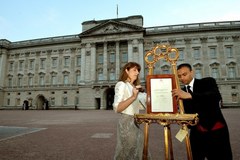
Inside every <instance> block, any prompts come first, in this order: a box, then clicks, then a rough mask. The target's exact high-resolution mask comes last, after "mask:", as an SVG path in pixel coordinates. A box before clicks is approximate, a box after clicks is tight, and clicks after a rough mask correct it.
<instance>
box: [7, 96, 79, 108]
mask: <svg viewBox="0 0 240 160" xmlns="http://www.w3.org/2000/svg"><path fill="white" fill-rule="evenodd" d="M29 101H32V100H29ZM11 103H12V102H11V99H10V98H9V99H7V105H8V106H10V105H13V104H11ZM15 103H16V104H14V105H17V106H19V105H21V99H20V98H16V102H15ZM31 104H32V103H30V106H31ZM49 105H50V106H55V98H54V97H51V98H50V103H49ZM62 105H63V106H67V105H68V97H66V96H64V97H63V98H62ZM75 105H79V98H78V97H75Z"/></svg>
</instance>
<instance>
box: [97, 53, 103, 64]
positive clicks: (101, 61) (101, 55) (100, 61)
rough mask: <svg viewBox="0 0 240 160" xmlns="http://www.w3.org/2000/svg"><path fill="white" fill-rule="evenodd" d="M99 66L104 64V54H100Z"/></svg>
mask: <svg viewBox="0 0 240 160" xmlns="http://www.w3.org/2000/svg"><path fill="white" fill-rule="evenodd" d="M97 62H98V64H103V54H98V60H97Z"/></svg>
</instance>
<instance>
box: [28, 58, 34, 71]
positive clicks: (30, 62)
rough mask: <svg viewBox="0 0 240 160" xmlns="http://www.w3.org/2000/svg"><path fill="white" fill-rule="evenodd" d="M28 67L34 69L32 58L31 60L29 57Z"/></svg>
mask: <svg viewBox="0 0 240 160" xmlns="http://www.w3.org/2000/svg"><path fill="white" fill-rule="evenodd" d="M29 69H30V70H33V69H34V60H33V59H31V60H30V61H29Z"/></svg>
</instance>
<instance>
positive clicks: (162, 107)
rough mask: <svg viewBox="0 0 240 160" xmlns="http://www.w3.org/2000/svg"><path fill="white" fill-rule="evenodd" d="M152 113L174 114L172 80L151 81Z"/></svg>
mask: <svg viewBox="0 0 240 160" xmlns="http://www.w3.org/2000/svg"><path fill="white" fill-rule="evenodd" d="M150 83H151V88H150V89H151V106H152V112H173V98H172V79H171V78H158V79H154V78H153V79H151V81H150Z"/></svg>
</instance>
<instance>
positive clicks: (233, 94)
mask: <svg viewBox="0 0 240 160" xmlns="http://www.w3.org/2000/svg"><path fill="white" fill-rule="evenodd" d="M232 102H233V103H237V102H238V94H237V93H232Z"/></svg>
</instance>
